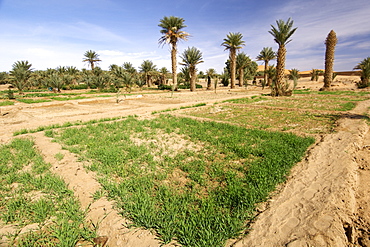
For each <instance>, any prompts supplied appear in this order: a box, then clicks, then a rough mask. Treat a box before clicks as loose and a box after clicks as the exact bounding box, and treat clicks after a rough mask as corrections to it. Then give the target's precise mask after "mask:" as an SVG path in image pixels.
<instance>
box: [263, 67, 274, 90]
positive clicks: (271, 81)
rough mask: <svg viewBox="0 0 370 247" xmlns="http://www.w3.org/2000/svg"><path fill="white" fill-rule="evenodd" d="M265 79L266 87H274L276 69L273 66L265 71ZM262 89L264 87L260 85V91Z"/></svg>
mask: <svg viewBox="0 0 370 247" xmlns="http://www.w3.org/2000/svg"><path fill="white" fill-rule="evenodd" d="M266 74H267V78H268V82H267V84H268V85H271V87H274V86H275V82H276V68H275V65H271V66H269V67H268V69H267V70H266ZM263 89H264V86H263V85H262V90H263Z"/></svg>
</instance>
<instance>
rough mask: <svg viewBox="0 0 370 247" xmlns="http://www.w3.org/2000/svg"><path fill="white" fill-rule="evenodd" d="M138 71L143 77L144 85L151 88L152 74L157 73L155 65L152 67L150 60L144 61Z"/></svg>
mask: <svg viewBox="0 0 370 247" xmlns="http://www.w3.org/2000/svg"><path fill="white" fill-rule="evenodd" d="M139 69H140V72H141V73H143V74H144V75H145V82H146V84H147V85H148V87H151V86H152V84H151V77H152V75H153V72H155V71H157V68H156V65H154V64H153V62H152V61H151V60H144V61H143V63H142V64H141V66H140V67H139Z"/></svg>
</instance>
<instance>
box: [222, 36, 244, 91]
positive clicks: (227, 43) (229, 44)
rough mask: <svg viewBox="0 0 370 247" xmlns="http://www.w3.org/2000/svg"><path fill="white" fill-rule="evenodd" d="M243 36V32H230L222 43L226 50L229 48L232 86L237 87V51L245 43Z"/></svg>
mask: <svg viewBox="0 0 370 247" xmlns="http://www.w3.org/2000/svg"><path fill="white" fill-rule="evenodd" d="M242 38H243V35H242V34H241V33H229V34H228V35H227V36H226V39H224V42H222V44H221V45H222V46H224V47H225V50H229V58H230V67H231V71H230V73H231V75H230V76H231V86H230V87H231V88H235V74H236V52H237V51H238V50H240V49H241V48H243V46H244V45H245V41H243V40H242Z"/></svg>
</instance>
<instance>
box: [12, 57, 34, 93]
mask: <svg viewBox="0 0 370 247" xmlns="http://www.w3.org/2000/svg"><path fill="white" fill-rule="evenodd" d="M31 66H32V64H30V63H28V61H17V62H15V63H14V64H13V67H12V70H11V71H10V73H9V75H10V83H11V84H12V85H13V86H14V87H16V88H17V89H18V91H19V94H23V90H24V89H25V88H26V87H27V86H28V80H29V79H30V77H31V73H32V69H31Z"/></svg>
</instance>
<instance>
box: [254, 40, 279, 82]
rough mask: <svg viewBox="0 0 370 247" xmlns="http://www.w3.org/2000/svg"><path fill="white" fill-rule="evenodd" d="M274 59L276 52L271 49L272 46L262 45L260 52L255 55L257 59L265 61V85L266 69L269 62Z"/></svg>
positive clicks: (266, 79)
mask: <svg viewBox="0 0 370 247" xmlns="http://www.w3.org/2000/svg"><path fill="white" fill-rule="evenodd" d="M274 59H276V52H274V51H273V50H272V47H263V48H262V50H261V51H260V54H258V56H257V60H258V61H264V62H265V70H264V80H265V85H266V83H267V84H268V78H267V75H268V73H267V72H266V71H267V70H268V67H269V62H270V61H271V60H274Z"/></svg>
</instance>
